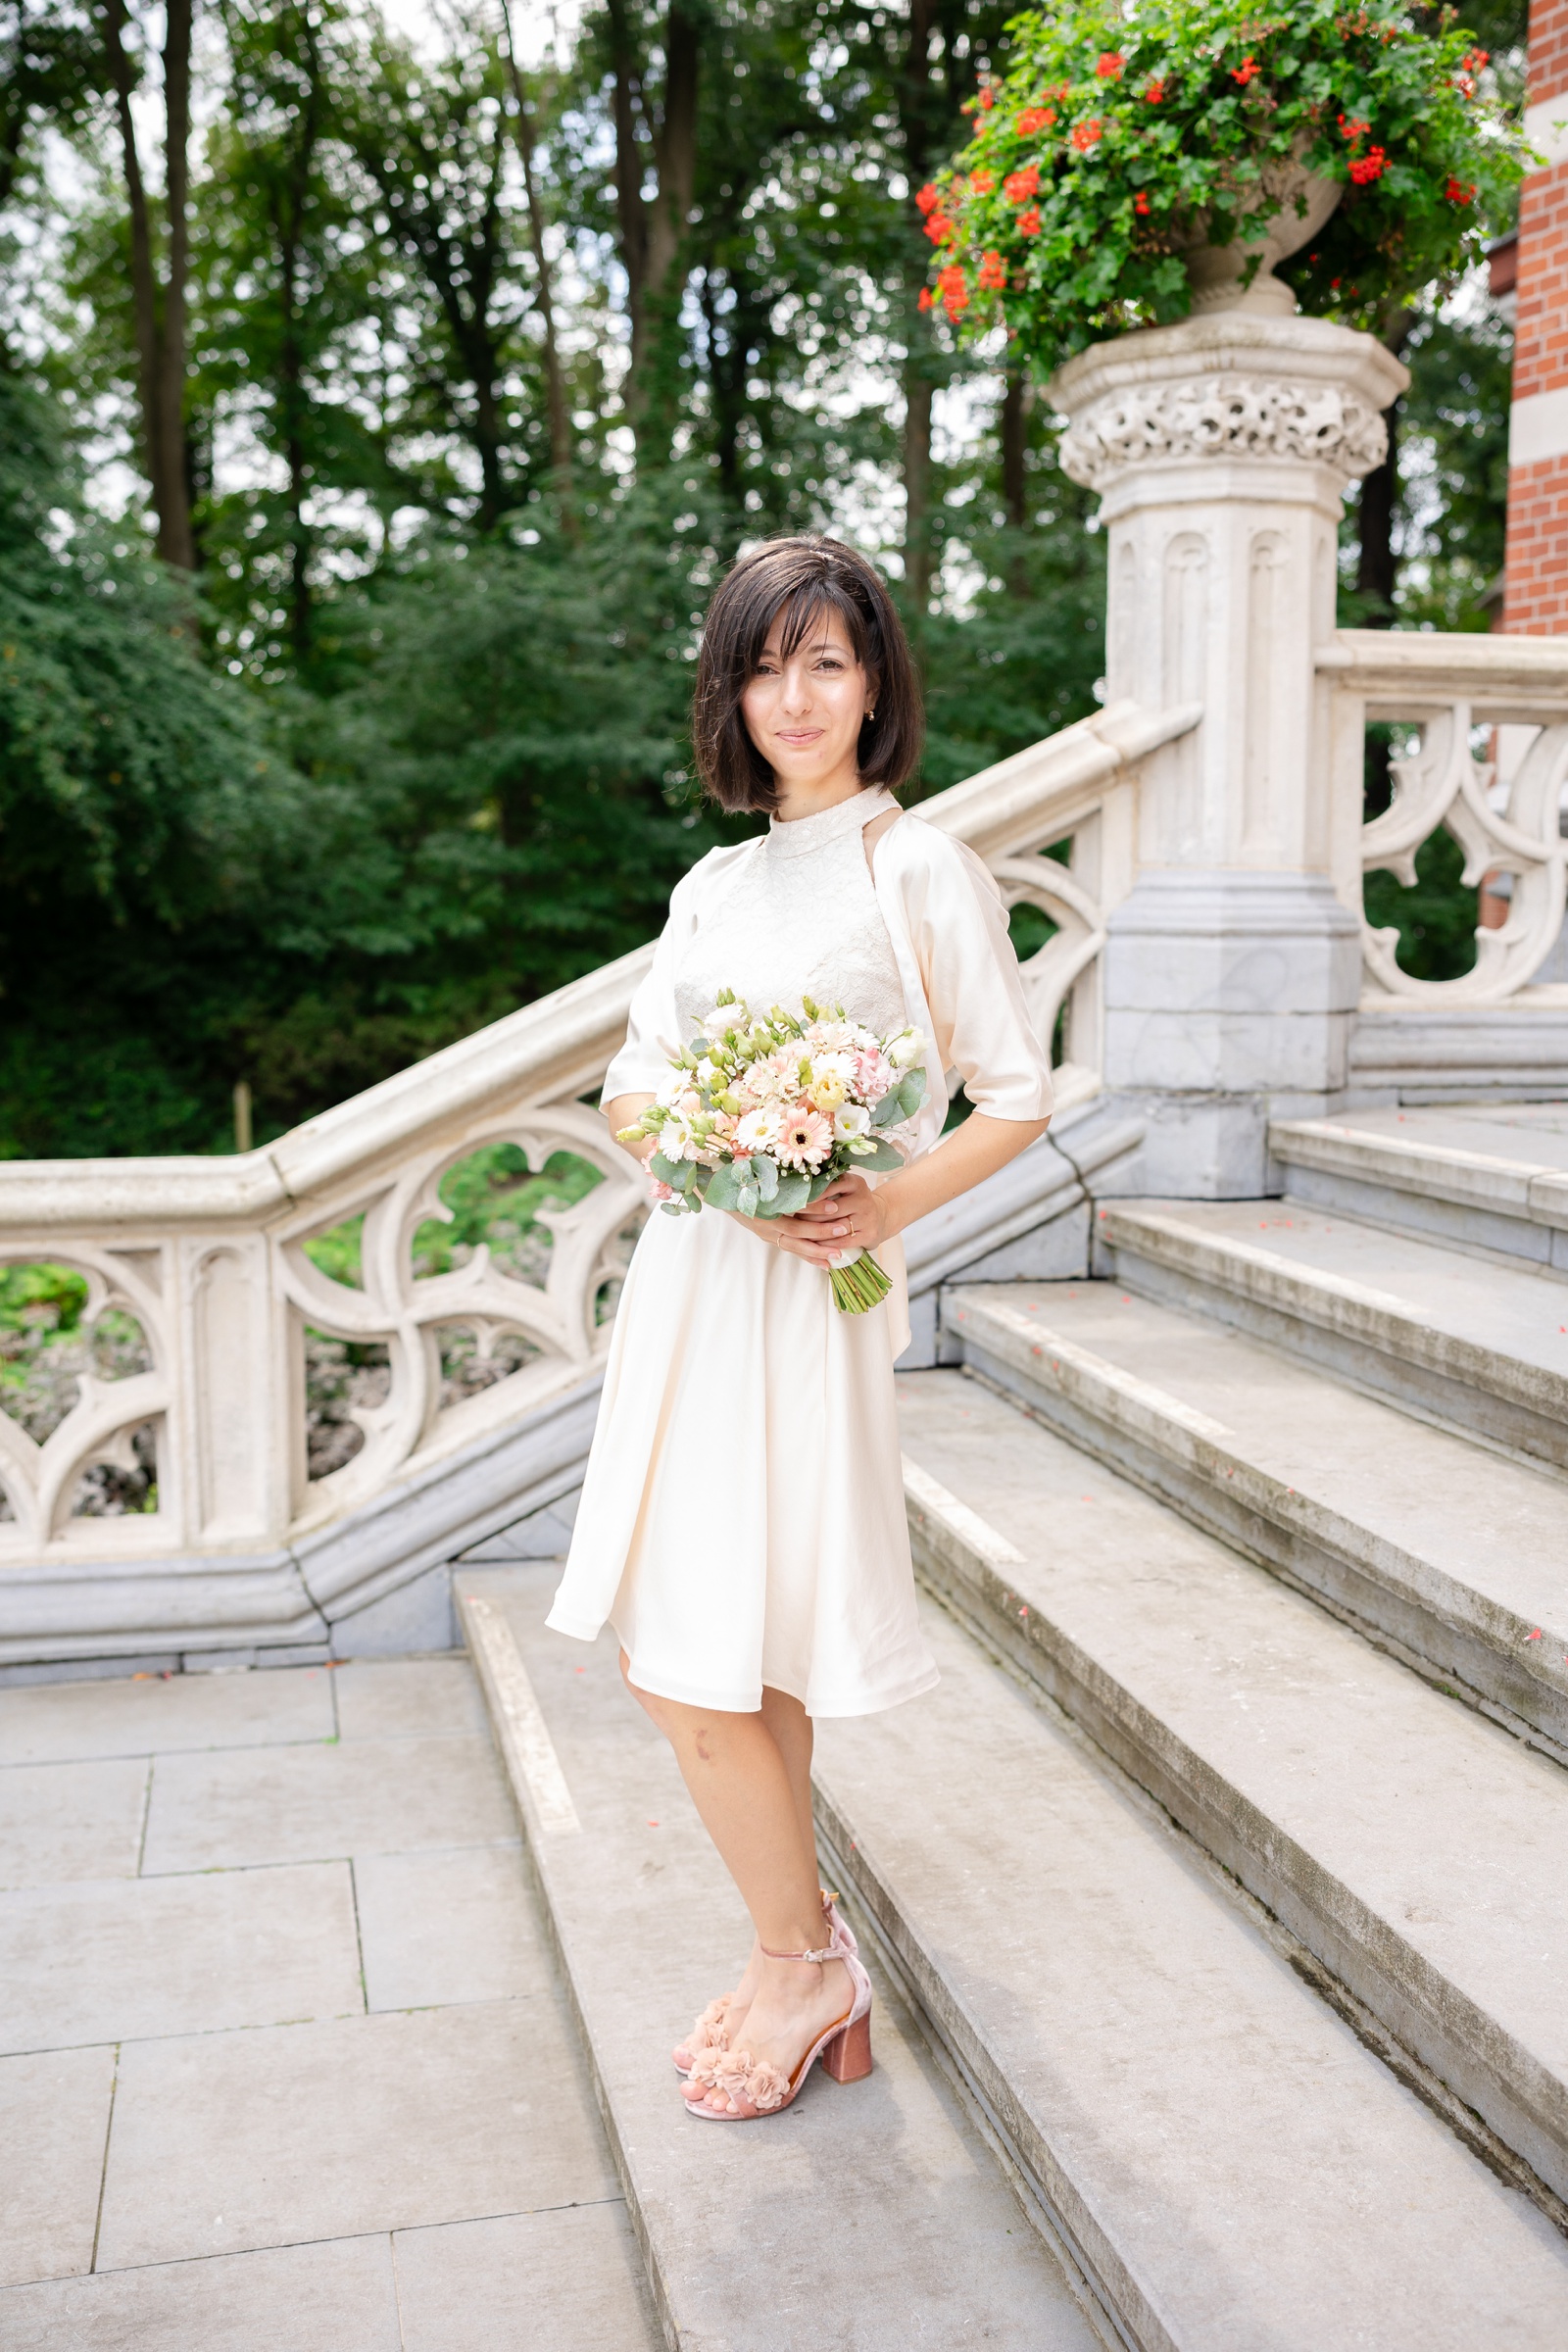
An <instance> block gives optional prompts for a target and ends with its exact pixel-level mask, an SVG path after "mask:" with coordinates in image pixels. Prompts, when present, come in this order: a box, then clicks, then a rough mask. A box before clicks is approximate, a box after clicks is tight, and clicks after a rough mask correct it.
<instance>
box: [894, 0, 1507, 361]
mask: <svg viewBox="0 0 1568 2352" xmlns="http://www.w3.org/2000/svg"><path fill="white" fill-rule="evenodd" d="M1428 21H1429V22H1430V21H1431V20H1428ZM1012 38H1013V56H1012V64H1011V66H1010V68H1009V71H1008V72H1007V73H1006V74H1005V76H997V77H993V78H989V79H984V80H982V83H981V86H980V89H979V91H978V93H977V95H976V96H975V97H974V98H972V99H971V100H970V101H969V111H970V113H971V115H972V117H973V121H974V136H973V138H972V140H971V141H970V143H969V145H968V147H967V148H966V149H965V150H964V151H963V153H962V154H961V155H960V156H959V157H958V159H957V161H956V164H955V165H954V166H953V167H952V168H951V169H950V170H949V171H947V172H943V173H942V174H941V175H940V176H939V177H938V178H936V179H934V180H932V181H930V182H928V183H927V185H926V186H925V187H923V188H922V189H921V190H920V192H919V195H918V197H917V199H916V201H917V203H918V205H919V208H920V210H921V212H922V213H923V214H924V216H925V232H926V235H927V236H928V237H929V238H930V240H931V243H932V245H933V247H934V249H935V252H934V260H933V270H934V285H933V286H932V287H929V288H927V290H926V293H925V295H924V297H923V299H924V301H925V303H926V307H927V308H937V309H940V310H942V311H945V312H946V314H947V317H948V319H950V320H951V321H952V322H953V324H954V325H955V326H956V327H957V328H958V330H959V332H960V335H961V336H962V338H963V339H964V340H974V339H977V338H979V337H981V336H983V335H985V334H986V333H987V332H988V331H989V330H991V329H992V328H994V327H995V326H996V325H997V324H998V323H999V322H1005V325H1006V328H1007V331H1008V334H1009V335H1010V336H1011V337H1012V338H1013V343H1014V349H1015V351H1016V354H1017V356H1018V358H1020V359H1021V360H1024V361H1026V362H1029V363H1031V364H1032V365H1034V366H1035V367H1037V368H1053V367H1054V366H1056V365H1057V364H1058V363H1059V362H1060V361H1061V360H1063V359H1065V358H1067V357H1068V356H1069V355H1070V354H1071V353H1073V352H1075V351H1078V350H1081V349H1082V347H1083V346H1084V345H1085V344H1086V343H1088V342H1090V341H1091V340H1092V339H1094V338H1095V337H1096V336H1099V335H1103V334H1106V333H1113V332H1115V331H1117V330H1118V329H1121V328H1125V327H1132V326H1140V325H1151V324H1156V323H1163V322H1165V321H1168V320H1171V319H1179V318H1181V317H1183V316H1184V315H1185V314H1186V312H1187V311H1188V309H1189V307H1190V303H1191V286H1190V283H1189V279H1188V273H1187V268H1186V263H1185V260H1184V256H1185V255H1186V254H1188V253H1190V252H1192V251H1193V250H1194V249H1195V248H1197V247H1199V246H1201V245H1205V244H1208V245H1230V244H1233V243H1236V242H1238V241H1240V242H1242V243H1243V244H1244V245H1245V244H1255V245H1256V247H1257V252H1256V254H1255V255H1254V256H1253V257H1252V258H1251V260H1250V263H1249V268H1248V282H1250V278H1251V276H1252V275H1254V274H1255V271H1256V268H1257V266H1258V264H1259V263H1260V262H1261V260H1262V256H1263V239H1264V238H1265V236H1266V235H1267V234H1268V231H1269V228H1270V225H1271V224H1272V223H1274V222H1275V221H1278V220H1279V218H1280V216H1281V214H1282V213H1283V212H1285V211H1286V210H1287V208H1291V209H1292V210H1293V211H1294V212H1295V215H1296V219H1297V221H1299V220H1300V219H1301V218H1303V217H1304V204H1303V200H1302V198H1301V194H1300V189H1301V185H1302V182H1303V180H1304V177H1305V174H1306V173H1308V172H1310V173H1313V174H1317V175H1320V176H1322V177H1326V178H1329V179H1333V180H1338V181H1339V182H1341V184H1342V186H1343V189H1344V194H1343V196H1342V197H1341V200H1340V203H1339V205H1338V207H1337V209H1336V210H1335V212H1334V213H1333V214H1332V216H1331V217H1330V219H1329V221H1328V222H1327V224H1326V225H1325V226H1324V227H1322V228H1321V229H1320V230H1319V231H1318V233H1317V234H1316V235H1315V236H1313V237H1311V238H1310V239H1309V244H1310V250H1309V251H1308V252H1307V253H1306V254H1305V255H1304V256H1301V257H1299V259H1298V261H1297V262H1296V263H1295V264H1294V265H1291V266H1289V268H1288V274H1289V276H1290V278H1291V281H1292V283H1293V284H1294V285H1295V287H1296V290H1297V292H1298V294H1299V298H1300V300H1301V303H1302V305H1303V307H1304V308H1305V309H1307V310H1309V311H1312V312H1316V313H1318V314H1320V315H1324V316H1329V317H1335V318H1338V319H1344V320H1346V321H1347V322H1348V323H1351V324H1358V325H1359V324H1366V323H1370V322H1371V321H1372V320H1373V319H1375V318H1376V317H1377V316H1378V314H1379V313H1380V312H1381V311H1382V310H1383V309H1384V308H1385V307H1386V306H1387V305H1388V304H1389V303H1390V302H1391V301H1395V300H1397V299H1399V298H1400V297H1402V296H1404V295H1406V294H1408V293H1409V292H1411V291H1412V290H1414V289H1415V288H1417V287H1420V286H1425V285H1428V284H1430V283H1431V282H1432V281H1433V280H1434V279H1438V280H1441V279H1444V278H1451V277H1453V276H1454V275H1456V273H1457V272H1458V271H1459V270H1461V269H1462V268H1463V267H1464V266H1465V264H1466V263H1467V262H1470V261H1473V260H1475V259H1477V258H1478V257H1479V255H1480V253H1481V251H1482V247H1483V244H1484V242H1485V239H1486V237H1487V235H1488V233H1489V231H1490V229H1491V228H1492V226H1493V224H1494V223H1495V221H1497V220H1498V219H1499V218H1501V217H1502V216H1503V215H1504V214H1505V212H1506V208H1507V206H1508V204H1509V201H1510V199H1511V197H1512V194H1513V191H1514V190H1515V188H1516V187H1517V185H1518V182H1519V180H1520V179H1521V177H1522V176H1523V172H1524V169H1525V162H1526V158H1527V153H1528V151H1527V150H1526V149H1525V147H1524V145H1523V142H1522V140H1521V138H1520V135H1519V133H1518V130H1517V128H1516V126H1515V125H1514V124H1513V123H1511V122H1510V120H1509V118H1508V116H1507V114H1506V112H1505V110H1504V109H1503V107H1502V106H1501V104H1500V103H1499V102H1498V100H1497V99H1496V97H1495V94H1494V93H1493V91H1492V88H1491V84H1490V77H1489V76H1488V74H1487V72H1486V69H1487V62H1488V61H1487V54H1486V52H1485V50H1483V49H1479V48H1477V47H1476V46H1475V44H1474V43H1473V41H1472V40H1471V38H1470V36H1469V35H1468V34H1467V33H1466V32H1464V31H1463V30H1462V29H1460V27H1459V26H1458V25H1457V24H1456V23H1455V21H1454V18H1453V15H1452V12H1451V11H1449V10H1445V11H1444V13H1443V15H1442V17H1441V18H1439V19H1438V20H1437V29H1436V30H1433V31H1428V30H1424V29H1423V28H1422V24H1421V21H1420V20H1418V18H1417V16H1416V15H1415V14H1414V13H1412V12H1411V11H1410V10H1408V9H1405V8H1400V7H1397V6H1394V7H1391V6H1389V5H1387V4H1384V5H1375V4H1374V5H1370V6H1359V7H1355V8H1350V7H1348V6H1347V5H1346V0H1295V4H1294V5H1292V6H1290V7H1288V8H1282V9H1279V10H1277V11H1274V12H1271V13H1267V14H1264V13H1258V14H1255V15H1251V14H1250V15H1240V16H1239V15H1238V14H1237V13H1236V12H1235V11H1234V10H1233V9H1232V8H1230V7H1228V6H1226V5H1225V4H1224V0H1148V4H1147V5H1142V6H1137V7H1131V8H1118V7H1116V6H1114V5H1107V4H1106V0H1077V4H1076V5H1074V6H1070V7H1068V8H1066V9H1065V10H1063V11H1062V12H1061V13H1060V14H1059V15H1052V16H1046V15H1035V14H1030V15H1027V16H1023V17H1020V18H1018V19H1017V21H1016V22H1015V24H1014V25H1013V26H1012Z"/></svg>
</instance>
